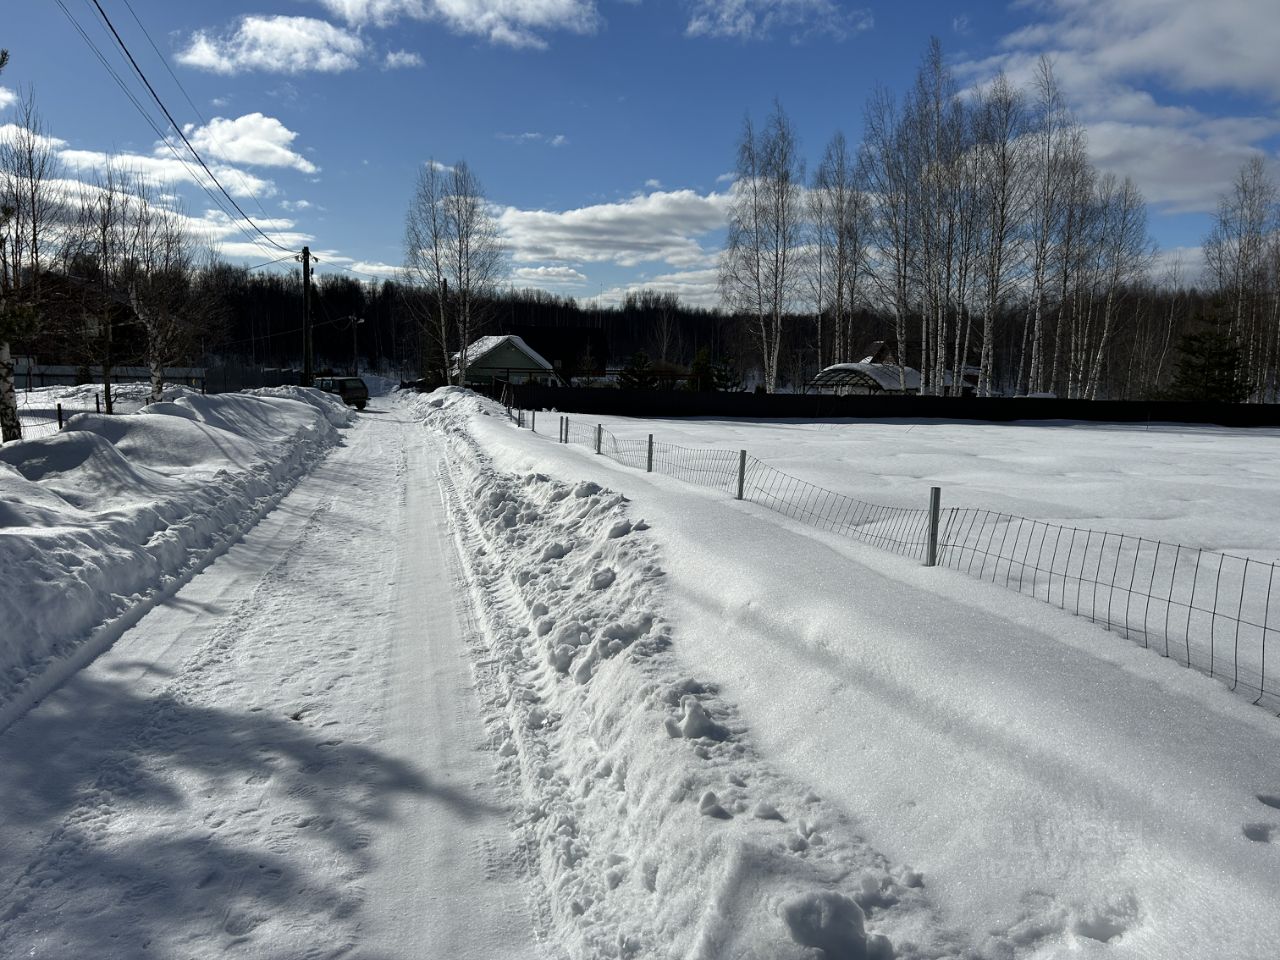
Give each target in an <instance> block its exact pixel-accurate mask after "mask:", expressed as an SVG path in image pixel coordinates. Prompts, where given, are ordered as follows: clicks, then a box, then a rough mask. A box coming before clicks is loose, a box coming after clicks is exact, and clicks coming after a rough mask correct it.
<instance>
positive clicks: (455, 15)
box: [320, 0, 600, 49]
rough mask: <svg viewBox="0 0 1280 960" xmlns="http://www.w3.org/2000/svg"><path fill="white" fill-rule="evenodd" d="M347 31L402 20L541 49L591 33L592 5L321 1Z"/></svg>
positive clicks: (538, 0) (502, 0)
mask: <svg viewBox="0 0 1280 960" xmlns="http://www.w3.org/2000/svg"><path fill="white" fill-rule="evenodd" d="M320 3H321V4H322V5H323V6H324V7H325V8H326V9H327V10H329V11H330V12H331V13H332V14H334V15H335V16H337V17H339V18H341V19H342V20H344V21H345V22H346V23H347V24H348V25H349V26H351V27H355V28H357V29H358V28H362V27H366V26H376V27H387V26H390V25H391V24H393V23H395V22H396V21H398V20H401V19H410V20H439V21H443V22H444V23H445V24H446V25H447V26H448V27H449V28H450V29H452V30H453V31H454V32H455V33H463V34H471V35H474V36H481V37H485V38H487V39H488V40H489V42H490V43H496V44H501V45H504V46H510V47H532V48H534V49H544V48H545V47H546V45H547V42H546V39H545V38H544V37H543V34H544V33H546V32H547V31H552V30H567V31H569V32H571V33H579V34H589V33H594V32H595V31H596V29H597V28H598V27H599V25H600V14H599V12H598V11H597V10H596V5H595V0H320Z"/></svg>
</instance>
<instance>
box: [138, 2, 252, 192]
mask: <svg viewBox="0 0 1280 960" xmlns="http://www.w3.org/2000/svg"><path fill="white" fill-rule="evenodd" d="M124 5H125V7H127V8H128V10H129V15H130V16H132V17H133V22H134V23H136V24H137V25H138V29H139V30H141V31H142V35H143V36H144V37H146V38H147V43H149V44H151V49H152V50H153V51H155V55H156V58H157V59H158V60H159V61H160V63H161V64H162V65H163V66H164V68H165V70H166V71H167V72H168V74H169V77H170V79H172V80H173V82H174V83H175V84H176V85H177V87H178V89H179V90H181V91H182V96H183V97H184V98H185V99H186V101H187V105H188V106H189V107H191V110H192V112H193V113H195V115H196V116H197V117H198V118H199V120H200V122H201V123H203V124H204V125H205V126H206V127H207V126H209V121H208V119H206V118H205V115H204V114H203V113H201V112H200V108H199V107H197V106H196V104H195V101H194V100H192V99H191V94H189V93H187V88H186V87H185V86H183V85H182V81H181V80H179V79H178V75H177V74H176V73H174V72H173V67H171V66H169V61H168V60H167V59H166V58H165V55H164V54H163V53H161V52H160V48H159V47H158V46H156V42H155V41H154V40H153V39H151V34H150V32H148V30H147V28H146V26H145V25H144V24H143V22H142V20H141V19H139V17H138V14H137V11H135V10H134V9H133V4H132V3H130V2H129V0H124ZM231 169H232V170H233V171H234V172H235V174H236V176H237V177H239V178H240V186H241V187H242V188H243V189H244V191H245V193H247V194H248V195H249V197H250V198H252V200H253V202H254V203H255V204H257V206H258V209H259V210H261V211H262V215H263V216H264V217H270V216H271V215H270V214H269V213H267V209H266V207H264V206H263V205H262V201H261V200H259V199H258V196H257V194H255V193H254V192H253V191H252V190H251V189H249V181H248V179H247V178H246V177H245V175H244V174H243V173H241V172H240V171H239V170H236V169H235V168H234V167H232V168H231Z"/></svg>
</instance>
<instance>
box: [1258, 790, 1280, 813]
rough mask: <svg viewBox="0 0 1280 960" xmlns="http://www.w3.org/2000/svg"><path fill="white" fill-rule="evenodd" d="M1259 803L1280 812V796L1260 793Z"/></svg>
mask: <svg viewBox="0 0 1280 960" xmlns="http://www.w3.org/2000/svg"><path fill="white" fill-rule="evenodd" d="M1258 802H1259V803H1260V804H1262V805H1263V806H1265V807H1272V808H1273V809H1276V810H1280V796H1276V795H1275V794H1271V793H1260V794H1258Z"/></svg>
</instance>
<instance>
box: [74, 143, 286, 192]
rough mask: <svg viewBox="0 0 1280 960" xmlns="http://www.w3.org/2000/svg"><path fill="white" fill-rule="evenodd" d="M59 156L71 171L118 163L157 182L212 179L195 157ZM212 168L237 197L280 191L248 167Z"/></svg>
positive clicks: (90, 153)
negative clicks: (185, 160)
mask: <svg viewBox="0 0 1280 960" xmlns="http://www.w3.org/2000/svg"><path fill="white" fill-rule="evenodd" d="M160 149H163V148H160ZM58 158H59V159H60V160H61V161H62V162H63V163H65V164H66V165H67V166H68V167H69V168H71V170H73V171H74V172H76V173H80V174H86V173H93V172H95V171H98V170H103V169H105V168H106V167H107V165H108V164H116V165H117V166H118V167H119V168H120V169H121V170H125V171H128V172H130V173H134V174H137V175H138V176H140V177H142V178H144V179H146V180H149V181H151V182H153V183H157V184H179V183H188V184H195V185H197V186H199V185H201V184H204V183H207V182H208V177H207V176H205V174H204V171H202V170H201V169H200V167H199V165H198V164H197V163H196V162H195V161H194V160H192V161H188V162H186V163H183V162H182V161H180V160H178V159H177V158H175V157H173V156H159V155H157V156H148V155H146V154H141V153H104V152H102V151H100V150H70V149H68V150H59V151H58ZM210 169H211V170H212V171H213V174H214V176H216V177H217V178H218V181H219V182H220V183H221V184H222V185H223V186H224V187H226V188H227V192H228V193H230V194H231V195H232V196H233V197H236V198H244V197H249V196H256V197H259V198H262V197H270V196H273V195H274V194H275V192H276V187H275V184H274V183H272V182H271V181H270V180H264V179H263V178H261V177H256V176H254V175H253V174H251V173H247V172H246V171H244V170H239V169H237V168H235V167H229V166H225V165H218V164H211V165H210ZM215 189H216V188H215Z"/></svg>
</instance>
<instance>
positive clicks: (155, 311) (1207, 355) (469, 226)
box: [0, 41, 1280, 440]
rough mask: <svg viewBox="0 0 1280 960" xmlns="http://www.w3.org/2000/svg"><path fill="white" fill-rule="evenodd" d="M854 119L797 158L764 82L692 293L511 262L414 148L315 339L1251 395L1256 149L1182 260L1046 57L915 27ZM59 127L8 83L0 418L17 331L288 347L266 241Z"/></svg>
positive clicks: (35, 343) (1279, 307) (196, 346)
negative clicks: (67, 158)
mask: <svg viewBox="0 0 1280 960" xmlns="http://www.w3.org/2000/svg"><path fill="white" fill-rule="evenodd" d="M3 66H4V61H3V59H0V69H3ZM862 130H863V135H862V140H861V141H860V142H857V143H851V142H849V141H847V140H846V139H845V137H844V136H843V135H842V134H839V133H837V134H835V135H834V136H833V137H832V138H831V139H830V141H829V142H828V143H827V144H826V145H825V148H824V149H823V151H822V153H821V156H820V159H819V162H818V164H817V166H816V167H815V168H814V169H813V171H812V174H811V175H810V174H809V172H808V171H807V169H806V164H805V163H804V160H803V157H802V153H801V147H800V143H799V141H798V138H797V136H796V133H795V131H794V128H793V126H792V124H791V122H790V120H789V118H788V117H787V115H786V113H785V111H784V109H783V107H782V106H781V105H779V104H775V106H774V109H773V111H772V112H771V113H770V115H769V116H768V117H767V118H765V120H764V121H763V122H762V123H760V124H758V125H757V123H756V122H755V121H754V120H753V119H752V118H750V117H748V118H747V119H746V121H745V122H744V125H743V129H742V133H741V136H740V138H739V142H738V149H737V163H736V176H735V180H734V183H733V185H732V187H731V188H730V194H729V211H728V217H727V228H728V229H727V239H726V242H725V246H724V249H723V251H722V253H721V254H720V257H719V266H720V269H719V273H718V290H719V300H720V304H719V306H718V307H717V308H714V309H708V308H703V307H694V306H691V305H689V304H687V303H682V302H681V301H680V300H679V299H678V297H677V296H676V295H674V294H672V293H670V292H667V291H663V290H661V289H652V290H650V289H640V290H635V291H632V292H630V293H628V294H626V295H625V296H624V298H623V299H622V301H621V302H620V303H617V304H614V305H610V306H605V305H599V304H596V303H593V302H582V303H580V302H578V301H576V300H575V299H573V298H572V297H566V296H557V295H554V294H550V293H547V292H544V291H540V290H517V289H514V288H512V287H511V286H510V285H509V281H508V276H509V272H510V271H509V266H510V265H509V258H508V256H507V251H506V250H505V248H504V242H503V238H502V237H501V235H500V234H499V232H498V230H497V228H496V226H495V224H494V222H493V219H492V215H491V213H490V210H491V207H490V205H489V204H488V203H487V201H486V198H485V194H484V191H483V188H482V187H481V185H480V182H479V179H478V177H477V176H476V175H475V173H474V172H473V171H472V170H471V169H470V168H469V167H468V166H467V164H466V163H465V162H457V163H455V164H453V165H451V166H447V165H445V164H443V163H438V162H436V161H434V160H431V161H429V162H427V163H425V164H423V165H422V167H421V171H420V175H419V179H418V182H417V183H416V184H415V188H414V193H413V195H412V196H411V198H410V202H409V205H408V210H407V214H406V220H405V229H404V238H405V262H404V266H403V269H402V270H401V271H400V273H399V274H398V275H397V276H396V277H395V278H393V279H385V280H376V279H373V278H369V277H367V276H359V275H357V274H356V273H355V272H354V271H347V272H336V273H335V272H330V273H327V274H322V275H320V276H318V277H316V279H315V282H314V284H313V285H312V287H311V289H312V300H311V304H310V307H311V310H310V315H311V323H312V326H313V331H314V338H313V343H314V353H315V369H316V370H325V369H332V370H334V371H335V372H339V371H344V370H347V369H349V368H351V367H354V366H357V365H358V366H359V367H360V368H361V369H363V370H368V369H375V370H378V371H381V372H383V373H386V374H388V375H391V376H399V377H404V378H409V377H414V378H416V377H425V378H427V379H428V380H434V381H437V382H444V381H446V380H448V379H454V380H460V379H464V378H465V375H466V371H465V369H458V367H457V365H456V361H455V360H454V359H453V358H454V357H455V356H456V355H457V353H458V351H459V348H460V346H461V345H462V344H465V343H469V342H471V341H472V340H474V339H475V338H477V337H479V336H482V335H485V334H490V333H504V332H518V333H521V334H522V335H524V336H526V339H528V340H530V342H531V344H532V345H533V346H534V348H535V349H542V350H543V351H544V352H545V353H547V354H548V356H549V358H552V359H554V360H555V362H556V364H557V366H558V369H559V370H560V372H561V374H562V376H564V377H566V378H569V377H577V378H586V379H592V380H594V379H597V378H598V377H599V376H600V375H601V374H602V373H604V372H605V371H606V370H607V369H614V370H619V369H622V368H626V369H627V371H628V373H627V375H626V377H627V382H630V383H634V384H641V385H654V386H672V385H677V384H681V383H690V382H692V383H693V384H694V385H696V386H699V387H718V388H726V387H731V388H748V389H749V388H753V387H754V388H756V389H763V390H767V391H772V390H785V389H789V390H795V389H803V388H804V386H805V384H806V383H808V381H809V380H810V379H811V378H812V377H813V376H814V374H816V373H817V372H818V371H819V370H821V369H822V368H824V367H825V366H827V365H829V364H833V363H843V362H856V361H860V360H862V359H864V357H865V356H867V355H868V353H870V352H871V351H872V350H873V349H874V347H873V345H876V344H883V345H885V347H884V348H882V349H881V350H880V352H879V356H880V357H881V359H885V358H888V360H889V362H890V363H891V364H893V365H896V366H900V367H905V366H910V367H912V368H915V369H916V370H918V371H919V386H918V389H919V391H920V392H921V393H927V394H938V395H944V396H945V395H955V394H959V393H962V392H971V393H976V394H978V395H980V396H983V395H995V394H1001V395H1009V394H1039V393H1052V394H1056V395H1058V396H1063V397H1081V398H1095V399H1100V398H1111V399H1152V398H1160V397H1177V398H1181V399H1215V400H1231V401H1242V400H1249V401H1254V402H1274V401H1275V400H1276V399H1277V391H1278V390H1280V377H1278V376H1277V369H1278V368H1280V204H1278V191H1277V185H1276V182H1275V180H1274V179H1273V177H1272V176H1271V174H1270V172H1269V170H1268V168H1267V167H1266V165H1265V164H1264V162H1263V160H1262V159H1261V157H1258V158H1255V159H1254V160H1251V161H1250V162H1249V163H1247V164H1245V165H1244V167H1243V168H1242V169H1241V170H1240V171H1239V173H1238V174H1237V176H1236V177H1235V179H1234V180H1233V182H1232V183H1231V185H1230V187H1229V188H1228V190H1227V191H1226V192H1225V193H1224V194H1223V195H1222V197H1221V198H1220V201H1219V204H1218V208H1217V210H1216V212H1215V215H1214V217H1213V220H1212V228H1211V230H1210V231H1209V233H1208V235H1207V236H1206V237H1205V239H1204V243H1203V253H1204V263H1205V266H1204V270H1203V273H1200V272H1199V270H1197V274H1198V275H1196V276H1190V275H1188V274H1187V272H1186V271H1185V270H1184V269H1183V268H1181V266H1180V265H1179V263H1178V261H1177V260H1176V259H1172V260H1171V259H1169V258H1165V259H1164V260H1163V261H1161V259H1160V257H1159V256H1158V251H1157V249H1156V247H1155V244H1154V243H1153V241H1152V239H1151V237H1150V235H1149V232H1148V227H1147V204H1146V202H1145V200H1144V198H1143V197H1142V195H1141V193H1140V192H1139V190H1138V188H1137V186H1136V185H1135V184H1134V183H1133V182H1132V181H1130V180H1128V179H1121V178H1117V177H1116V176H1115V175H1113V174H1110V173H1101V172H1099V171H1098V170H1097V169H1096V168H1095V166H1094V164H1093V163H1092V161H1091V160H1090V157H1089V151H1088V142H1087V137H1086V134H1085V131H1084V129H1083V127H1082V126H1081V124H1080V123H1079V122H1077V121H1076V119H1075V118H1074V117H1073V116H1072V115H1071V113H1070V111H1069V110H1068V108H1067V106H1066V102H1065V98H1064V97H1063V94H1062V92H1061V90H1060V89H1059V87H1058V84H1057V81H1056V79H1055V77H1054V74H1053V68H1052V64H1051V63H1050V62H1049V61H1048V60H1041V61H1040V63H1039V64H1038V66H1037V68H1036V70H1035V71H1034V73H1033V76H1032V78H1031V80H1030V81H1029V83H1027V84H1026V85H1025V86H1018V85H1016V84H1015V83H1013V82H1012V81H1011V80H1010V79H1009V78H1008V77H1006V76H1004V75H1002V74H1001V75H997V76H996V77H994V78H993V79H992V80H990V81H989V82H987V83H985V84H983V85H982V86H980V87H977V88H974V89H972V90H963V91H962V90H960V89H958V86H957V84H956V82H955V79H954V78H953V77H952V75H951V73H950V71H949V69H948V67H947V65H946V61H945V58H944V57H943V53H942V49H941V46H940V45H939V44H938V42H937V41H933V42H932V43H931V44H930V46H929V48H928V50H927V52H926V55H925V56H924V57H923V59H922V62H921V65H920V68H919V71H918V74H917V76H916V79H915V82H914V84H913V85H912V86H911V88H910V89H909V90H907V91H906V92H905V93H904V94H902V95H896V94H894V93H893V92H891V91H888V90H884V89H877V90H875V91H874V92H873V93H872V94H871V96H870V97H869V98H868V100H867V103H866V106H865V109H864V113H863V118H862ZM58 143H59V141H56V140H54V139H53V138H52V137H50V136H49V135H48V133H47V132H46V131H45V129H44V127H43V124H42V121H41V119H40V115H39V111H38V110H37V109H36V105H35V100H34V96H33V95H32V93H31V92H30V91H27V92H26V93H25V94H24V95H23V96H21V97H20V98H19V99H18V102H17V103H16V104H15V106H14V107H13V110H12V116H11V117H10V119H9V120H8V122H6V123H4V124H2V125H0V431H2V434H3V438H4V439H6V440H7V439H13V438H15V437H16V436H18V435H19V433H20V428H19V424H18V420H17V413H16V405H15V402H14V388H15V386H16V384H15V382H14V377H13V370H14V358H15V357H16V356H30V357H35V358H37V359H39V360H41V361H43V362H46V363H48V362H55V363H66V364H71V365H73V366H75V367H77V368H78V369H81V370H82V371H84V375H85V377H86V378H88V377H92V378H94V379H95V380H98V381H100V382H107V383H109V382H110V381H111V379H112V377H113V371H114V370H115V369H116V368H118V367H121V366H126V365H130V366H132V365H138V364H144V365H146V366H147V367H149V369H150V370H151V375H152V382H153V392H154V395H155V396H157V397H158V396H159V395H160V390H161V387H162V385H163V383H164V381H165V377H166V370H167V369H170V368H172V367H174V366H182V365H207V366H216V365H228V364H239V365H242V366H243V367H246V368H251V369H258V370H262V369H265V368H272V367H274V368H298V367H300V366H302V363H301V356H302V349H303V336H302V328H303V317H304V310H303V305H304V304H303V299H304V297H303V290H304V282H303V278H302V275H301V272H300V269H295V270H293V271H292V272H288V271H287V269H284V268H282V267H281V265H280V264H281V263H282V262H283V263H285V264H286V265H287V261H288V260H289V259H290V258H291V256H292V255H291V254H290V253H289V252H288V251H285V254H284V256H279V255H278V254H279V251H268V252H269V253H271V254H272V256H273V259H274V261H276V262H275V263H274V264H273V265H272V268H271V272H262V271H260V270H256V269H247V268H245V267H240V266H233V265H230V264H228V263H226V262H223V261H221V260H219V259H218V257H217V256H216V255H215V254H214V253H213V252H212V245H211V244H210V243H209V242H208V240H207V239H206V238H204V237H202V235H201V233H200V227H201V221H200V220H198V219H196V218H193V217H190V216H188V215H187V214H186V213H185V212H184V211H183V209H182V206H181V203H180V201H179V200H178V199H177V198H176V197H175V195H174V192H173V190H172V189H171V188H170V187H169V186H167V185H165V184H160V183H156V182H154V181H151V180H149V179H148V178H146V177H145V176H143V175H141V174H139V173H138V172H137V171H134V170H130V169H129V168H128V167H127V166H126V165H123V164H121V163H119V162H116V161H112V160H108V161H106V162H104V164H103V165H102V166H101V168H100V169H98V170H97V171H96V172H94V173H92V174H90V175H84V174H83V172H81V173H78V174H77V176H76V177H75V178H72V177H70V176H69V175H68V174H67V173H66V171H64V170H62V169H61V167H60V163H59V157H58V150H57V144H58ZM246 225H251V224H246ZM321 269H325V267H324V265H322V268H321ZM328 269H330V270H332V265H329V267H328ZM357 356H358V358H359V359H358V360H357ZM708 371H714V376H713V375H711V374H710V373H708ZM906 382H907V378H906V377H905V375H903V376H902V377H901V380H900V385H901V386H903V387H904V388H905V386H906ZM108 397H109V393H108Z"/></svg>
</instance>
